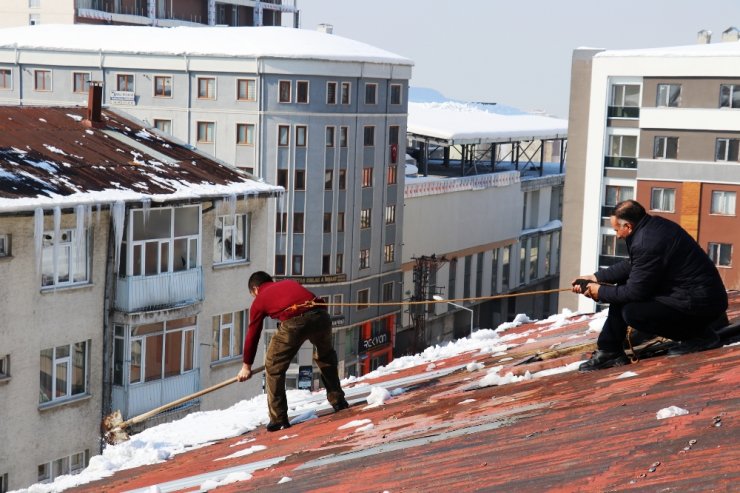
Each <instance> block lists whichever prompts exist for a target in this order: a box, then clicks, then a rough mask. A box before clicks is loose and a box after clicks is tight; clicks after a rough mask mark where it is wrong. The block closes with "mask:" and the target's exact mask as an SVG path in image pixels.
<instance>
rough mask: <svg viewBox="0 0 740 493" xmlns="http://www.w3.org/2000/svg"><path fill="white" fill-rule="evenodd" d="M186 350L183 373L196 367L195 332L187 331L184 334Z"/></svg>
mask: <svg viewBox="0 0 740 493" xmlns="http://www.w3.org/2000/svg"><path fill="white" fill-rule="evenodd" d="M183 338H184V339H185V340H184V348H183V360H182V371H183V372H186V371H190V370H192V369H193V367H194V366H195V331H194V330H187V331H185V332H184V333H183Z"/></svg>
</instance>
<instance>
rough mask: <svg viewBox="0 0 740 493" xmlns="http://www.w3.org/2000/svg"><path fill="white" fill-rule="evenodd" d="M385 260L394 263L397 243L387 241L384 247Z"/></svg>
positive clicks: (387, 262)
mask: <svg viewBox="0 0 740 493" xmlns="http://www.w3.org/2000/svg"><path fill="white" fill-rule="evenodd" d="M383 260H384V261H385V263H386V264H392V263H393V262H395V261H396V244H395V243H386V244H385V246H384V247H383Z"/></svg>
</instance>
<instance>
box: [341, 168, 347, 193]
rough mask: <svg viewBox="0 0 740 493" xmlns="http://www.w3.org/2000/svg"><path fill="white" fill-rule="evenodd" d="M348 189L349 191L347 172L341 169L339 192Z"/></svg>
mask: <svg viewBox="0 0 740 493" xmlns="http://www.w3.org/2000/svg"><path fill="white" fill-rule="evenodd" d="M346 189H347V170H346V169H340V170H339V190H346Z"/></svg>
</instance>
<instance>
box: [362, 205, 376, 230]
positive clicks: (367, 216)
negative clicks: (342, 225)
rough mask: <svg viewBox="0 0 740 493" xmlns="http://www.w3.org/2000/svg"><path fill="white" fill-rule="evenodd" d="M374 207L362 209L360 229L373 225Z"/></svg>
mask: <svg viewBox="0 0 740 493" xmlns="http://www.w3.org/2000/svg"><path fill="white" fill-rule="evenodd" d="M372 215H373V210H372V208H366V209H360V229H370V228H371V227H372Z"/></svg>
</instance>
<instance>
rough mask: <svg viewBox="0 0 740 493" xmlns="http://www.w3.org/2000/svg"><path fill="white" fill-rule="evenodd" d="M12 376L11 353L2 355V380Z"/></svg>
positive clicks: (0, 377)
mask: <svg viewBox="0 0 740 493" xmlns="http://www.w3.org/2000/svg"><path fill="white" fill-rule="evenodd" d="M6 378H10V355H9V354H6V355H5V356H0V380H4V379H6Z"/></svg>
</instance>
